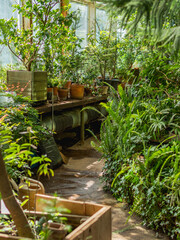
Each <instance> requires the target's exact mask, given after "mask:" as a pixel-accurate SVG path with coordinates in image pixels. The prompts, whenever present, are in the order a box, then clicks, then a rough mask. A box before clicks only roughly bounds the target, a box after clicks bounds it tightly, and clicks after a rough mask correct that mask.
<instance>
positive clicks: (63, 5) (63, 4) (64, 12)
mask: <svg viewBox="0 0 180 240" xmlns="http://www.w3.org/2000/svg"><path fill="white" fill-rule="evenodd" d="M68 5H69V0H61V9H62V14H63V16H64V17H66V16H67V11H65V10H64V7H65V6H68Z"/></svg>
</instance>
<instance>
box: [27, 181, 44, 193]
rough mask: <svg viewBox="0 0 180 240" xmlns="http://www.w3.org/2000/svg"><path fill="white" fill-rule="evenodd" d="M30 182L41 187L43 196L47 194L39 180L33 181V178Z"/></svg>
mask: <svg viewBox="0 0 180 240" xmlns="http://www.w3.org/2000/svg"><path fill="white" fill-rule="evenodd" d="M29 181H30V182H32V183H36V184H37V185H39V187H40V189H41V190H40V191H41V192H40V193H41V194H45V189H44V186H43V184H42V183H41V182H40V181H37V180H35V179H32V178H29Z"/></svg>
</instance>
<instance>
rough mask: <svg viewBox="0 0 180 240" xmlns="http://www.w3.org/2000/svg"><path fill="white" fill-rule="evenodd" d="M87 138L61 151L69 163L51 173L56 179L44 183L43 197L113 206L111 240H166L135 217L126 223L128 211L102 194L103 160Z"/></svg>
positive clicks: (103, 192)
mask: <svg viewBox="0 0 180 240" xmlns="http://www.w3.org/2000/svg"><path fill="white" fill-rule="evenodd" d="M92 140H93V138H89V139H87V140H86V141H85V143H84V144H83V145H81V144H80V143H77V144H75V145H74V146H72V147H69V148H67V149H66V150H64V151H62V152H63V154H64V155H65V156H66V158H67V159H68V160H69V161H68V163H67V164H63V165H62V166H61V167H59V168H58V169H56V170H54V173H55V176H54V177H53V178H51V179H43V180H42V182H43V184H44V187H45V190H46V193H49V194H53V193H55V192H56V193H57V194H58V196H61V197H63V198H67V199H71V200H81V201H90V202H96V203H101V204H105V205H110V206H112V240H131V239H133V240H157V239H163V240H168V239H169V238H168V237H166V236H164V235H162V234H159V235H158V236H157V234H156V233H155V232H154V231H152V230H149V229H147V228H146V227H144V226H142V225H141V222H142V220H141V219H140V218H139V217H137V216H136V215H134V216H132V217H131V219H130V220H129V221H128V222H127V218H128V216H129V215H128V212H129V208H128V206H127V204H126V203H119V202H118V201H117V200H116V199H114V198H113V197H112V195H111V194H109V193H107V192H105V191H104V190H103V184H102V183H101V182H100V180H99V177H100V176H101V174H102V168H103V164H104V162H103V160H101V161H100V160H99V158H100V157H101V156H100V154H99V153H97V152H96V151H95V150H94V149H93V148H92V147H91V144H90V142H91V141H92Z"/></svg>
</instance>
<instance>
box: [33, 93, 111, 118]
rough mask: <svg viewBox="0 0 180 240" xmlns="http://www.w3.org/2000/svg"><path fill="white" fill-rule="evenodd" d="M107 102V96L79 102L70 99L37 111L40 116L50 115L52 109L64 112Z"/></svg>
mask: <svg viewBox="0 0 180 240" xmlns="http://www.w3.org/2000/svg"><path fill="white" fill-rule="evenodd" d="M105 100H107V95H105V96H100V97H99V96H96V97H84V98H83V99H82V100H77V99H69V100H66V101H59V102H55V103H54V104H52V103H46V104H44V105H42V106H38V107H35V108H36V109H37V111H38V112H39V113H40V114H43V113H50V112H52V108H53V111H62V110H64V109H70V108H74V107H80V106H81V107H84V106H87V105H89V104H93V103H98V102H101V101H105Z"/></svg>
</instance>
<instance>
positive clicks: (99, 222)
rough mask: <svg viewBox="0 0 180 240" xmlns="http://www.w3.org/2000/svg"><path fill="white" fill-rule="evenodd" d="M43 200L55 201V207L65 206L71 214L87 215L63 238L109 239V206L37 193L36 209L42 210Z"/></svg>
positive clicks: (110, 226)
mask: <svg viewBox="0 0 180 240" xmlns="http://www.w3.org/2000/svg"><path fill="white" fill-rule="evenodd" d="M41 199H43V202H42V201H41ZM44 200H47V201H49V200H50V201H56V207H64V208H67V209H69V210H70V211H71V214H72V215H80V216H85V217H88V218H87V220H86V221H85V222H84V223H82V224H80V225H79V226H78V227H77V228H75V229H74V230H73V231H72V232H71V233H70V234H68V235H67V236H66V238H65V240H86V239H91V240H111V234H112V233H111V232H112V225H111V207H109V206H105V205H100V204H94V203H88V202H80V201H71V200H65V199H62V198H58V197H52V196H48V195H40V194H37V199H36V211H42V210H43V208H44V207H45V206H46V201H44ZM88 237H89V238H88Z"/></svg>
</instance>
